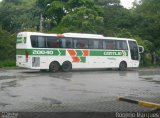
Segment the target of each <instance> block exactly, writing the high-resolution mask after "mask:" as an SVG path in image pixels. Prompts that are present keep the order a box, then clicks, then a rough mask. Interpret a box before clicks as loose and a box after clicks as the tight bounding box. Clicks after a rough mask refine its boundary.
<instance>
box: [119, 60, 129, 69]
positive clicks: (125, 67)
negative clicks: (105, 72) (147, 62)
mask: <svg viewBox="0 0 160 118" xmlns="http://www.w3.org/2000/svg"><path fill="white" fill-rule="evenodd" d="M118 70H120V71H125V70H127V64H126V62H125V61H122V62H121V63H120V64H119V69H118Z"/></svg>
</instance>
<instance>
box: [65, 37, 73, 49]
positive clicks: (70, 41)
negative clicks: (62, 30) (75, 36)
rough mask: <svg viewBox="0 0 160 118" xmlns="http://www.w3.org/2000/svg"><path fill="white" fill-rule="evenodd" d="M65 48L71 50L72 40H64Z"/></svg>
mask: <svg viewBox="0 0 160 118" xmlns="http://www.w3.org/2000/svg"><path fill="white" fill-rule="evenodd" d="M66 48H72V39H71V38H66Z"/></svg>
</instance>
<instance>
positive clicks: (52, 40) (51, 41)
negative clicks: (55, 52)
mask: <svg viewBox="0 0 160 118" xmlns="http://www.w3.org/2000/svg"><path fill="white" fill-rule="evenodd" d="M46 40H47V48H58V47H59V42H58V38H56V37H51V36H48V37H46Z"/></svg>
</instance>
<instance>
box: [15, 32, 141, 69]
mask: <svg viewBox="0 0 160 118" xmlns="http://www.w3.org/2000/svg"><path fill="white" fill-rule="evenodd" d="M16 50H17V53H16V65H17V66H19V67H24V68H30V69H40V70H43V69H46V70H47V69H49V70H50V71H53V72H56V71H58V70H59V69H60V68H61V69H62V70H63V71H70V70H71V69H78V68H79V69H80V68H119V69H120V70H126V68H130V67H131V68H132V67H139V60H140V55H139V48H138V45H137V42H136V40H134V39H127V38H115V37H104V36H103V35H95V34H80V33H64V34H44V33H38V32H20V33H19V34H18V35H17V44H16Z"/></svg>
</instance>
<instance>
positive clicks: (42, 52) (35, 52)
mask: <svg viewBox="0 0 160 118" xmlns="http://www.w3.org/2000/svg"><path fill="white" fill-rule="evenodd" d="M53 54H54V52H53V50H33V55H53Z"/></svg>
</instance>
